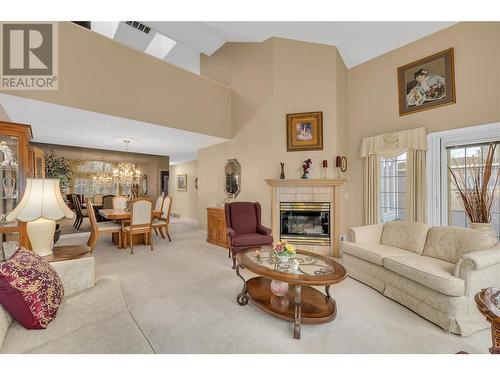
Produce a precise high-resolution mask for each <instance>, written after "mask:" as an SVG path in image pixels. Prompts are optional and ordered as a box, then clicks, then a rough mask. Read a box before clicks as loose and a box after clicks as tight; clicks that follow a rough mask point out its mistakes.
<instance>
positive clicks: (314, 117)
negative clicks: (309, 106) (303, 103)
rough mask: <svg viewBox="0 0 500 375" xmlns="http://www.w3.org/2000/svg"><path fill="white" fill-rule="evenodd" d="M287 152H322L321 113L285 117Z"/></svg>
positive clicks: (292, 114) (296, 114) (295, 114)
mask: <svg viewBox="0 0 500 375" xmlns="http://www.w3.org/2000/svg"><path fill="white" fill-rule="evenodd" d="M286 149H287V151H311V150H323V112H305V113H291V114H287V115H286Z"/></svg>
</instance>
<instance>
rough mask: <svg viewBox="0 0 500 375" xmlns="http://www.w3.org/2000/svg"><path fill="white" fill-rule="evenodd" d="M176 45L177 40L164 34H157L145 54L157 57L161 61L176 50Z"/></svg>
mask: <svg viewBox="0 0 500 375" xmlns="http://www.w3.org/2000/svg"><path fill="white" fill-rule="evenodd" d="M175 44H176V41H175V40H172V39H170V38H169V37H166V36H165V35H163V34H160V33H156V34H155V36H154V37H153V40H151V43H149V46H148V47H147V48H146V50H145V51H144V52H146V53H149V54H150V55H152V56H155V57H157V58H159V59H163V58H164V57H165V56H167V54H168V53H169V52H170V50H171V49H172V48H174V46H175Z"/></svg>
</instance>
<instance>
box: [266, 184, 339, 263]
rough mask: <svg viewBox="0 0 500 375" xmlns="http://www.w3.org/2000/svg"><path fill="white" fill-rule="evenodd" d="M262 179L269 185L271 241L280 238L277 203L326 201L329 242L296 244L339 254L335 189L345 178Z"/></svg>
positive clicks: (324, 252)
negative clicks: (328, 207)
mask: <svg viewBox="0 0 500 375" xmlns="http://www.w3.org/2000/svg"><path fill="white" fill-rule="evenodd" d="M266 182H267V183H268V184H269V185H270V186H271V187H272V196H271V215H272V230H273V240H274V241H279V239H280V238H279V236H280V202H328V203H330V236H331V237H330V238H331V245H330V246H319V245H318V246H317V245H298V247H299V248H301V249H304V250H309V251H313V252H317V253H320V254H322V255H327V256H334V257H339V255H340V254H339V247H340V233H339V232H340V230H339V220H340V215H339V213H340V210H339V202H340V200H339V196H340V193H339V190H340V187H341V186H342V185H343V184H344V183H345V182H346V180H345V179H340V178H325V179H268V180H266Z"/></svg>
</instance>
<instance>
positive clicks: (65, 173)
mask: <svg viewBox="0 0 500 375" xmlns="http://www.w3.org/2000/svg"><path fill="white" fill-rule="evenodd" d="M45 175H46V176H47V178H56V179H58V180H59V186H60V187H61V191H63V192H67V191H68V190H69V188H70V187H71V177H72V175H73V172H72V171H71V167H70V162H69V160H68V159H66V158H65V157H63V156H57V155H56V154H55V152H54V150H52V149H51V150H50V153H48V154H46V155H45Z"/></svg>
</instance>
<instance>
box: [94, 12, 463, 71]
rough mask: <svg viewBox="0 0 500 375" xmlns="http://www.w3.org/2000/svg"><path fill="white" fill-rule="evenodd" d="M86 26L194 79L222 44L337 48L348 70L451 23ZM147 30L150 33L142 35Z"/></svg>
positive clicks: (122, 24) (152, 23) (151, 23)
mask: <svg viewBox="0 0 500 375" xmlns="http://www.w3.org/2000/svg"><path fill="white" fill-rule="evenodd" d="M133 22H136V23H135V24H132V25H129V24H127V23H126V22H91V25H92V26H91V28H92V30H94V31H96V32H99V33H101V34H103V35H106V36H107V37H109V38H113V39H115V40H116V41H118V42H120V43H123V44H126V45H128V46H130V47H132V48H135V49H137V50H140V51H143V52H145V53H149V54H151V55H153V56H156V57H157V58H160V59H163V60H165V61H168V62H169V63H172V64H174V65H177V66H179V67H181V68H183V69H187V70H190V71H192V72H193V73H196V74H199V71H200V54H201V53H204V54H206V55H212V54H213V53H214V52H215V51H217V50H218V49H219V48H220V47H222V46H223V45H224V44H225V43H227V42H262V41H264V40H266V39H268V38H270V37H273V36H275V37H282V38H289V39H296V40H302V41H306V42H314V43H322V44H328V45H332V46H336V47H337V48H338V49H339V51H340V54H341V55H342V58H343V59H344V61H345V63H346V65H347V67H348V68H351V67H353V66H356V65H358V64H361V63H363V62H365V61H368V60H370V59H372V58H374V57H377V56H380V55H382V54H384V53H386V52H389V51H391V50H394V49H396V48H399V47H401V46H403V45H405V44H408V43H411V42H413V41H415V40H417V39H420V38H423V37H425V36H426V35H429V34H432V33H434V32H436V31H439V30H441V29H444V28H446V27H449V26H451V25H453V24H454V22H337V21H332V22H191V21H190V22H169V21H161V22H160V21H133ZM146 28H148V29H149V32H147V33H146V32H144V30H145V29H146Z"/></svg>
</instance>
